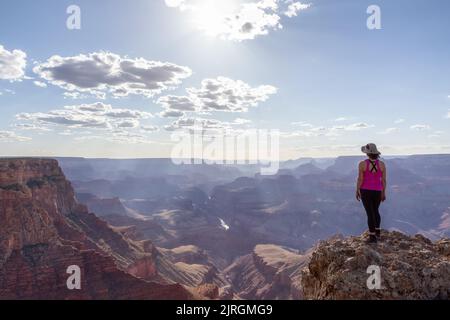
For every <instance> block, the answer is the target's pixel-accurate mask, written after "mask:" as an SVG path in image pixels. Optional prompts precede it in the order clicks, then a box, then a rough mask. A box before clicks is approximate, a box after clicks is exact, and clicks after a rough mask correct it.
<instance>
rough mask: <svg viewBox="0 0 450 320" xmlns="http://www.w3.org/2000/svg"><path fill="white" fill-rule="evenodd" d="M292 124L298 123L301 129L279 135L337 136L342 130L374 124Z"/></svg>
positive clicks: (350, 130) (359, 128)
mask: <svg viewBox="0 0 450 320" xmlns="http://www.w3.org/2000/svg"><path fill="white" fill-rule="evenodd" d="M293 124H298V125H299V126H301V127H302V128H303V129H302V130H294V131H290V132H282V133H281V136H282V137H285V138H295V137H307V138H308V137H309V138H310V137H321V136H326V137H337V136H340V135H342V133H344V132H353V131H360V130H364V129H368V128H372V127H374V125H370V124H367V123H365V122H357V123H352V124H349V125H342V126H332V127H325V126H314V125H312V124H309V123H304V122H298V123H297V122H294V123H293Z"/></svg>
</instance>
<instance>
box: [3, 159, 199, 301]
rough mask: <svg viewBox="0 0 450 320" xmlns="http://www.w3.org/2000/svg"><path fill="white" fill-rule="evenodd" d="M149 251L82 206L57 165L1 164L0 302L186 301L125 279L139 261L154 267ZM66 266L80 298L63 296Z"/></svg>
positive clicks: (184, 294) (166, 288)
mask: <svg viewBox="0 0 450 320" xmlns="http://www.w3.org/2000/svg"><path fill="white" fill-rule="evenodd" d="M149 247H151V246H150V245H149V244H145V243H136V242H133V241H130V240H127V239H125V238H123V236H122V235H121V234H120V233H117V232H115V231H114V230H112V229H111V228H110V227H109V226H108V224H107V223H106V222H104V221H102V220H100V219H98V218H97V217H96V216H95V215H93V214H90V213H88V211H87V209H86V207H84V206H81V205H79V204H78V203H77V202H76V201H75V198H74V192H73V189H72V187H71V185H70V183H69V182H68V181H67V180H66V179H65V177H64V174H63V173H62V171H61V169H60V168H59V166H58V163H57V161H55V160H48V159H7V160H0V299H188V298H190V297H191V294H190V293H189V292H188V291H187V290H185V289H184V288H183V287H182V286H181V285H178V284H173V285H164V284H157V283H152V282H147V281H144V280H142V279H139V278H136V277H135V276H133V275H131V274H130V273H128V272H126V271H125V270H126V268H127V267H129V266H130V265H132V264H133V263H135V261H138V260H139V259H145V260H146V261H147V264H150V265H151V262H150V259H151V257H152V254H151V253H149V250H150V249H149ZM71 265H77V266H79V267H80V269H81V290H69V289H68V288H67V285H66V281H67V279H68V277H69V276H70V275H69V274H67V272H66V271H67V268H68V267H69V266H71ZM147 269H148V268H147ZM150 269H151V268H150ZM150 269H148V270H150ZM148 270H147V271H148ZM147 273H149V272H147Z"/></svg>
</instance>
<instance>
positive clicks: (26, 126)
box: [14, 123, 52, 131]
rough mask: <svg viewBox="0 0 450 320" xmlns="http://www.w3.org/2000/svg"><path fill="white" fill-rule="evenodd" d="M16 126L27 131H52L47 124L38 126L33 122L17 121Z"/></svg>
mask: <svg viewBox="0 0 450 320" xmlns="http://www.w3.org/2000/svg"><path fill="white" fill-rule="evenodd" d="M14 127H15V128H16V129H17V130H26V131H52V130H51V129H50V128H47V127H45V126H38V125H36V124H33V123H17V124H14Z"/></svg>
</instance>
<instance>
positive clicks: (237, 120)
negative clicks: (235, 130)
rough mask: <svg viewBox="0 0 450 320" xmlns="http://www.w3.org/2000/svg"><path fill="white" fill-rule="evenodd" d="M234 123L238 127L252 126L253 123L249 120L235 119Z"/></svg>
mask: <svg viewBox="0 0 450 320" xmlns="http://www.w3.org/2000/svg"><path fill="white" fill-rule="evenodd" d="M233 123H234V124H237V125H243V124H250V123H252V121H251V120H249V119H243V118H236V119H234V121H233Z"/></svg>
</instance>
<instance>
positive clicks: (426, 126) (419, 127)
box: [410, 124, 431, 131]
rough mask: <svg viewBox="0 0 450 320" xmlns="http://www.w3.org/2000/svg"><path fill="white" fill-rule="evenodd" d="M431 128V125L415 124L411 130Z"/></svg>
mask: <svg viewBox="0 0 450 320" xmlns="http://www.w3.org/2000/svg"><path fill="white" fill-rule="evenodd" d="M430 128H431V127H430V126H429V125H427V124H415V125H412V126H411V127H410V129H411V130H417V131H423V130H430Z"/></svg>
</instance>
